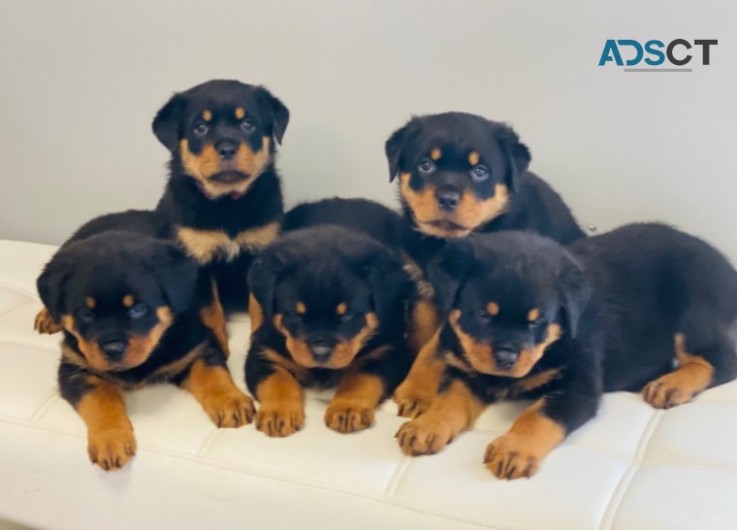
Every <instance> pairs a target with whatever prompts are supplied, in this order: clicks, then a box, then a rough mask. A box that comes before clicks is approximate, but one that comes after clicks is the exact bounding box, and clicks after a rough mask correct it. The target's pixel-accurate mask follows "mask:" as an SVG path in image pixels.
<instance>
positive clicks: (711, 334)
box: [643, 310, 737, 409]
mask: <svg viewBox="0 0 737 530" xmlns="http://www.w3.org/2000/svg"><path fill="white" fill-rule="evenodd" d="M723 328H724V326H722V325H720V324H719V322H718V320H717V319H716V318H714V317H713V316H712V315H711V312H709V311H708V310H706V311H705V310H701V311H699V312H698V313H690V314H689V315H687V317H686V318H684V319H683V322H682V326H681V329H683V330H684V331H683V332H680V333H676V335H675V337H674V350H675V359H676V363H677V368H676V369H675V370H673V371H672V372H670V373H667V374H665V375H663V376H661V377H659V378H657V379H655V380H654V381H651V382H650V383H648V384H647V385H645V388H644V389H643V396H644V398H645V401H647V402H648V403H650V404H651V405H652V406H653V407H655V408H659V409H667V408H670V407H675V406H676V405H681V404H683V403H688V402H689V401H691V400H692V399H693V398H694V397H696V396H697V395H698V394H699V393H701V392H702V391H703V390H705V389H707V388H709V387H711V386H715V385H719V384H722V383H725V382H727V381H731V380H733V379H734V378H735V376H737V356H736V355H735V349H734V344H733V343H732V341H731V340H730V338H729V337H728V335H727V334H726V333H725V332H724V329H723Z"/></svg>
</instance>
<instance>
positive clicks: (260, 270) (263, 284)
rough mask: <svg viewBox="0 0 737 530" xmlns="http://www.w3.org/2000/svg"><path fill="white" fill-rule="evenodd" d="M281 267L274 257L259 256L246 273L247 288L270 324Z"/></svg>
mask: <svg viewBox="0 0 737 530" xmlns="http://www.w3.org/2000/svg"><path fill="white" fill-rule="evenodd" d="M281 270H282V265H281V262H280V261H278V260H277V259H276V258H275V257H270V256H268V255H263V254H261V255H260V256H258V257H257V258H256V259H255V260H253V264H252V265H251V269H250V270H249V271H248V288H249V289H250V290H251V294H252V295H253V297H254V298H255V299H256V301H257V302H258V303H259V305H260V306H261V310H262V311H263V313H264V318H265V319H266V320H267V321H269V322H271V317H272V316H273V315H274V288H275V287H276V278H277V276H278V275H279V274H280V273H281Z"/></svg>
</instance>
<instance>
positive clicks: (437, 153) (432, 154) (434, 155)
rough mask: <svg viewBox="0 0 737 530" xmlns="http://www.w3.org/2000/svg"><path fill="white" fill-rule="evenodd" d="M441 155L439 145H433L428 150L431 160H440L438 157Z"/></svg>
mask: <svg viewBox="0 0 737 530" xmlns="http://www.w3.org/2000/svg"><path fill="white" fill-rule="evenodd" d="M441 156H443V152H442V151H441V150H440V148H439V147H433V148H432V149H431V150H430V158H432V159H433V160H440V157H441Z"/></svg>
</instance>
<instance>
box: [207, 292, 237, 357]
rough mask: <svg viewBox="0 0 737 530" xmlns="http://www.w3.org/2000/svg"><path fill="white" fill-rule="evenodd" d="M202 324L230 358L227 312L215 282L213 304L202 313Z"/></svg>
mask: <svg viewBox="0 0 737 530" xmlns="http://www.w3.org/2000/svg"><path fill="white" fill-rule="evenodd" d="M200 318H201V319H202V323H203V324H205V326H207V327H208V328H210V329H211V330H212V333H213V335H215V340H217V341H218V344H219V345H220V348H221V349H222V350H223V353H225V358H226V359H227V358H228V357H230V346H229V345H228V331H227V329H226V327H225V311H223V306H222V304H220V297H219V296H218V290H217V287H216V286H215V282H214V281H213V282H212V302H211V303H210V305H208V306H206V307H203V308H202V310H201V311H200Z"/></svg>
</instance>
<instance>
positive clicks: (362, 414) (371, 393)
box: [325, 371, 384, 433]
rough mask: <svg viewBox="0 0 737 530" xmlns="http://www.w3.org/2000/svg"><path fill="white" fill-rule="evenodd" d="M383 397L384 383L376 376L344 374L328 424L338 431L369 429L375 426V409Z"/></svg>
mask: <svg viewBox="0 0 737 530" xmlns="http://www.w3.org/2000/svg"><path fill="white" fill-rule="evenodd" d="M383 395H384V381H383V380H382V379H381V378H380V377H379V376H377V375H375V374H371V373H366V372H361V371H354V372H349V373H347V374H345V375H344V376H343V377H342V378H341V380H340V382H339V383H338V387H337V389H336V391H335V397H333V399H332V401H331V402H330V405H328V408H327V410H326V411H325V424H326V425H327V426H328V427H330V428H331V429H333V430H334V431H337V432H342V433H349V432H355V431H361V430H363V429H368V428H369V427H371V425H373V423H374V409H376V407H377V406H378V405H379V403H380V402H381V399H382V397H383Z"/></svg>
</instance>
